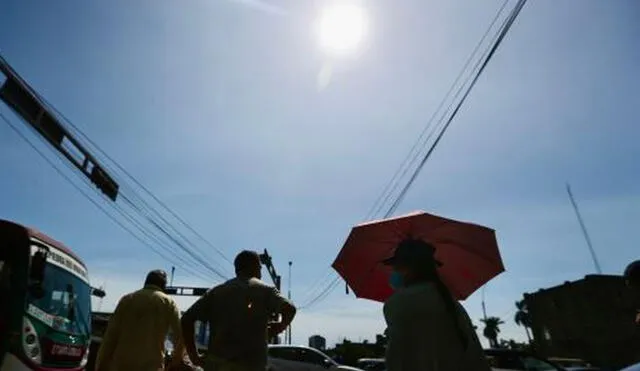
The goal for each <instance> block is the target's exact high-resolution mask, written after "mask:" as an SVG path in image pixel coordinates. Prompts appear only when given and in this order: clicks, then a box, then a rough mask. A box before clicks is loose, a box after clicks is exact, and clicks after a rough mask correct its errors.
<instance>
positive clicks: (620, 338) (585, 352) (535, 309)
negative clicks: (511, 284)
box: [524, 275, 640, 369]
mask: <svg viewBox="0 0 640 371" xmlns="http://www.w3.org/2000/svg"><path fill="white" fill-rule="evenodd" d="M524 299H525V302H526V305H527V308H528V310H529V315H530V319H531V330H532V332H533V337H534V345H535V347H536V350H537V351H538V352H539V353H541V354H542V355H545V356H547V357H552V356H558V357H574V358H581V359H585V360H588V361H590V362H592V363H594V364H597V365H601V366H607V367H613V368H615V369H618V368H621V367H623V366H627V365H629V364H632V363H634V362H638V361H640V331H639V330H640V329H638V327H637V326H636V325H635V324H634V318H635V315H636V309H637V308H638V297H637V296H635V295H634V294H633V292H632V291H631V290H630V289H629V288H628V287H627V286H626V285H625V283H624V280H623V278H622V277H620V276H607V275H588V276H586V277H585V278H584V279H581V280H578V281H574V282H565V283H564V284H562V285H559V286H555V287H551V288H548V289H544V290H539V291H538V292H536V293H533V294H525V295H524Z"/></svg>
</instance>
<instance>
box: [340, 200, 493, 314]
mask: <svg viewBox="0 0 640 371" xmlns="http://www.w3.org/2000/svg"><path fill="white" fill-rule="evenodd" d="M408 237H411V238H415V239H422V240H424V241H426V242H429V243H430V244H431V245H433V246H434V247H435V249H436V251H435V257H436V259H437V260H438V261H440V262H442V263H443V265H442V266H441V267H440V268H438V272H439V274H440V278H441V279H442V281H443V282H444V283H445V284H446V285H447V287H448V288H449V290H450V291H451V293H452V295H453V296H454V297H455V298H456V299H458V300H464V299H466V298H467V297H469V295H471V294H472V293H473V292H474V291H476V290H477V289H478V288H480V287H482V285H484V284H485V283H487V282H488V281H489V280H491V279H492V278H493V277H495V276H497V275H498V274H500V273H502V272H504V265H503V264H502V258H501V257H500V251H499V250H498V243H497V241H496V236H495V231H494V230H493V229H490V228H487V227H483V226H480V225H476V224H471V223H464V222H459V221H455V220H451V219H446V218H442V217H439V216H436V215H431V214H427V213H425V212H415V213H411V214H408V215H404V216H400V217H397V218H391V219H384V220H380V221H374V222H368V223H364V224H360V225H357V226H355V227H354V228H353V229H352V230H351V233H350V234H349V237H348V238H347V241H346V242H345V243H344V246H343V247H342V250H340V253H339V254H338V257H337V258H336V260H335V261H334V262H333V265H332V266H333V268H334V269H335V270H336V271H337V272H338V273H339V274H340V275H341V276H342V278H344V280H345V281H346V282H347V284H348V285H349V287H351V289H352V290H353V292H354V293H355V294H356V296H357V297H359V298H365V299H371V300H375V301H380V302H384V301H385V300H386V299H387V298H388V297H389V296H391V294H392V293H393V290H392V289H391V287H390V286H389V275H390V274H391V268H390V267H387V266H385V265H383V264H382V260H384V259H386V258H388V257H390V256H392V255H393V252H394V250H395V248H396V246H397V245H398V243H399V242H400V241H402V240H404V239H406V238H408Z"/></svg>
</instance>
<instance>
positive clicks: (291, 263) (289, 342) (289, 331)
mask: <svg viewBox="0 0 640 371" xmlns="http://www.w3.org/2000/svg"><path fill="white" fill-rule="evenodd" d="M292 265H293V262H292V261H289V293H288V295H287V296H288V298H289V301H291V266H292ZM287 338H288V344H289V345H291V324H289V328H288V329H287Z"/></svg>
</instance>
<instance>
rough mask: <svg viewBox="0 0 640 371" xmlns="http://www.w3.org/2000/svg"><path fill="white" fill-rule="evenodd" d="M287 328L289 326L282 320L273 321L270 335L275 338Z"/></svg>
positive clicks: (270, 325) (270, 326)
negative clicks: (285, 325)
mask: <svg viewBox="0 0 640 371" xmlns="http://www.w3.org/2000/svg"><path fill="white" fill-rule="evenodd" d="M286 329H287V328H286V327H284V326H283V325H282V323H280V322H275V323H271V324H269V337H270V338H274V337H276V336H278V335H280V334H281V333H283V332H284V331H285V330H286Z"/></svg>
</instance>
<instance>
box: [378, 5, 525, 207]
mask: <svg viewBox="0 0 640 371" xmlns="http://www.w3.org/2000/svg"><path fill="white" fill-rule="evenodd" d="M526 1H527V0H519V1H518V3H517V4H516V6H515V8H514V10H513V11H512V13H511V15H510V16H509V18H508V19H507V21H506V23H505V25H504V27H503V28H502V30H501V31H500V33H499V36H498V38H497V40H496V42H495V43H494V45H493V46H492V47H491V49H490V51H489V53H488V54H487V55H486V57H485V59H484V62H483V63H482V65H481V66H480V69H479V70H478V72H477V73H476V75H475V76H474V77H473V80H471V83H470V84H469V86H468V87H467V89H466V91H465V93H464V95H463V96H462V98H461V99H460V101H459V102H458V104H457V105H456V108H455V109H454V110H453V112H452V113H451V114H450V115H449V118H448V119H447V121H446V124H445V125H444V127H443V128H442V130H441V131H440V133H439V134H438V136H437V137H436V140H435V141H434V142H433V144H432V145H431V147H430V148H429V150H428V151H427V153H426V154H425V155H424V157H423V158H422V161H420V164H419V165H418V167H417V168H416V169H415V170H414V172H413V174H411V178H409V181H408V182H407V183H406V185H405V186H404V187H403V188H402V191H401V192H400V194H399V195H398V197H397V198H396V200H395V201H394V202H393V204H392V205H391V207H390V208H389V210H388V211H387V212H386V213H385V218H386V217H389V216H390V215H391V214H393V213H394V212H395V210H396V209H397V208H398V206H399V205H400V203H401V202H402V200H403V199H404V197H405V196H406V194H407V192H408V191H409V188H411V185H413V183H414V182H415V180H416V178H417V177H418V175H419V174H420V171H421V170H422V169H423V167H424V165H425V163H426V162H427V160H428V159H429V157H431V154H432V153H433V151H434V150H435V149H436V147H437V146H438V144H439V143H440V140H441V139H442V137H443V136H444V134H445V132H446V131H447V129H448V128H449V126H450V125H451V123H452V122H453V119H454V118H455V117H456V116H457V114H458V112H459V111H460V108H461V107H462V104H463V103H464V102H465V100H466V99H467V97H468V96H469V94H470V93H471V90H472V89H473V87H474V86H475V84H476V83H477V82H478V79H479V78H480V76H481V75H482V72H484V70H485V68H486V67H487V65H488V63H489V61H490V60H491V58H492V57H493V56H494V54H495V52H496V50H497V49H498V47H499V46H500V44H501V43H502V40H504V37H505V36H506V35H507V32H509V29H510V28H511V26H512V25H513V23H514V22H515V20H516V18H517V16H518V14H519V13H520V11H521V10H522V8H523V7H524V5H525V4H526Z"/></svg>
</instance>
